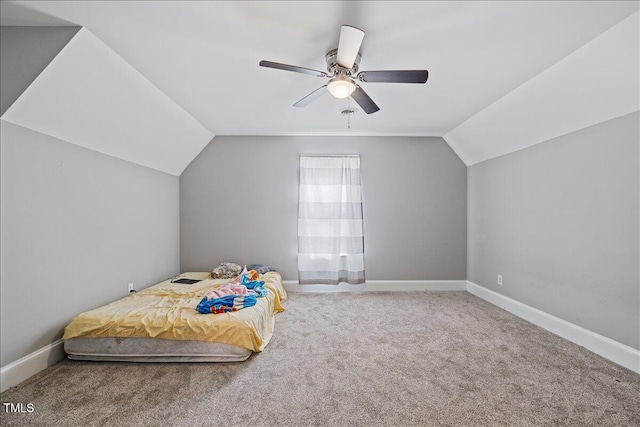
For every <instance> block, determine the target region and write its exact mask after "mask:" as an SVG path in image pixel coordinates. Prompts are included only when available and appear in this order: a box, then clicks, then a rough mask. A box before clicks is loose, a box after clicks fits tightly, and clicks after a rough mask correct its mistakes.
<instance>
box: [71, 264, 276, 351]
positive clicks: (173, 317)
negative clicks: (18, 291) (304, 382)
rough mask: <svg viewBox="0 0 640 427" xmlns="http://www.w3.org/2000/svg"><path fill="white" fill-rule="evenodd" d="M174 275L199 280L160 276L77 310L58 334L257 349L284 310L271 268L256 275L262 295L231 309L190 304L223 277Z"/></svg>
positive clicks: (267, 336)
mask: <svg viewBox="0 0 640 427" xmlns="http://www.w3.org/2000/svg"><path fill="white" fill-rule="evenodd" d="M180 277H185V278H190V279H205V280H202V281H201V282H198V283H195V284H193V285H185V284H179V283H171V280H166V281H164V282H162V283H159V284H157V285H154V286H151V287H149V288H147V289H144V290H142V291H140V292H137V293H135V294H131V295H129V296H127V297H126V298H123V299H121V300H118V301H115V302H112V303H111V304H108V305H105V306H103V307H100V308H97V309H95V310H91V311H87V312H85V313H82V314H80V315H78V316H77V317H76V318H75V319H73V321H71V323H70V324H69V325H68V326H67V327H66V328H65V330H64V336H63V337H62V339H65V340H68V339H71V338H75V337H120V338H128V337H132V338H150V337H152V338H164V339H171V340H196V341H212V342H222V343H227V344H231V345H235V346H238V347H242V348H246V349H248V350H252V351H262V349H264V347H265V346H266V345H267V344H268V343H269V340H270V339H271V336H272V335H273V330H274V326H275V314H276V313H278V312H281V311H283V310H284V308H283V307H282V305H281V302H282V301H284V300H286V298H287V293H286V291H285V289H284V287H283V286H282V278H281V277H280V274H279V273H277V272H275V271H270V272H268V273H266V274H263V275H261V276H260V278H259V279H258V280H264V282H265V289H267V290H268V292H267V295H266V296H265V297H263V298H258V302H257V304H256V305H255V306H253V307H249V308H244V309H242V310H238V311H235V312H231V313H222V314H200V313H198V312H197V311H196V306H197V305H198V303H199V302H200V300H202V298H203V297H204V295H205V294H206V293H207V292H209V291H210V290H212V289H215V288H216V287H218V286H221V285H222V284H224V283H227V282H229V281H230V280H229V279H217V280H212V279H207V278H208V277H210V276H209V273H207V272H203V273H200V272H195V273H183V274H181V275H180Z"/></svg>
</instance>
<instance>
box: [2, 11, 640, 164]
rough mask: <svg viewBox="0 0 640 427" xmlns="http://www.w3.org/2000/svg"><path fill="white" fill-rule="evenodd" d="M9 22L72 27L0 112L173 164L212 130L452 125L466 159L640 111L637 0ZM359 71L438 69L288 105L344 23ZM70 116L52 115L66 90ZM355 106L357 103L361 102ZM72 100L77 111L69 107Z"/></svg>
mask: <svg viewBox="0 0 640 427" xmlns="http://www.w3.org/2000/svg"><path fill="white" fill-rule="evenodd" d="M0 7H1V10H0V12H1V17H2V22H1V23H2V25H48V26H59V25H79V26H82V27H84V28H83V30H81V31H79V32H78V33H77V34H76V36H75V37H74V38H73V39H72V41H71V42H70V43H69V44H68V45H67V47H65V49H63V51H62V52H61V53H60V54H59V55H58V57H56V58H55V59H54V61H52V62H51V64H50V65H49V67H47V68H46V69H45V70H44V71H43V72H42V73H41V75H40V77H38V79H36V81H35V82H34V83H33V84H32V85H31V86H30V87H29V88H28V89H27V90H26V91H25V92H24V94H23V95H22V96H21V97H20V98H18V100H17V101H16V102H15V103H14V104H13V105H12V106H11V107H10V108H9V109H8V110H7V111H6V112H5V114H4V115H3V116H2V119H3V120H7V121H12V122H14V123H16V124H19V125H21V126H26V127H31V128H33V129H35V130H38V131H40V132H43V133H47V134H50V135H52V136H55V137H57V138H60V139H63V140H66V141H69V142H71V143H75V144H78V145H82V146H86V147H87V148H91V149H94V150H97V151H101V152H105V153H107V154H110V155H114V156H116V157H120V158H124V159H125V160H129V161H133V162H136V163H139V164H143V165H145V166H149V167H153V168H156V169H159V170H163V171H165V172H168V173H171V174H174V175H179V174H180V173H181V172H182V170H183V169H184V167H186V166H187V165H188V163H189V162H190V161H191V160H192V159H193V158H194V157H195V156H196V155H197V154H198V153H199V151H200V150H201V149H202V148H203V147H204V146H205V145H206V144H207V143H208V142H209V140H210V139H211V137H212V136H213V135H412V136H444V138H445V140H447V142H449V144H450V145H451V146H452V148H453V149H454V150H455V151H456V153H458V155H459V156H460V157H461V158H462V160H463V161H464V162H465V163H466V164H467V165H471V164H474V163H477V162H480V161H483V160H486V159H489V158H492V157H496V156H499V155H502V154H505V153H508V152H512V151H515V150H518V149H521V148H524V147H526V146H530V145H533V144H536V143H539V142H542V141H545V140H548V139H550V138H553V137H555V136H559V135H561V134H565V133H568V132H571V131H574V130H577V129H580V128H582V127H585V126H588V125H590V124H595V123H598V122H601V121H604V120H607V119H610V118H613V117H617V116H619V115H622V114H627V113H630V112H632V111H637V110H638V109H639V106H638V104H639V103H640V102H639V100H638V98H639V95H638V72H639V69H638V57H639V53H638V49H639V46H638V27H639V19H640V18H639V16H640V14H639V13H638V9H639V4H638V2H630V1H621V2H616V1H604V2H599V1H584V2H582V1H569V2H561V1H557V2H554V1H551V2H536V1H531V2H527V1H514V2H509V1H504V2H493V1H489V2H480V1H471V2H436V1H434V2H401V1H390V2H387V1H372V2H360V1H358V2H312V1H304V2H303V1H298V2H294V1H285V2H241V1H235V2H217V1H216V2H179V1H176V2H171V1H157V2H156V1H146V2H142V1H140V2H109V1H107V2H96V1H60V2H36V1H17V2H2V3H1V6H0ZM342 24H349V25H353V26H356V27H359V28H362V29H363V30H364V31H365V33H366V35H365V38H364V42H363V44H362V48H361V53H362V60H361V62H360V69H361V70H384V69H423V68H426V69H428V70H429V73H430V74H429V80H428V82H427V83H426V84H424V85H415V84H386V83H368V84H367V83H362V87H363V88H364V89H365V90H366V91H367V93H368V94H369V95H370V96H371V97H372V98H373V99H374V100H375V102H376V103H377V104H378V105H379V106H380V107H381V110H380V111H379V112H377V113H374V114H371V115H366V114H363V113H362V112H359V113H357V114H356V115H354V116H353V117H352V118H351V129H347V123H346V119H345V118H344V117H343V116H341V115H340V114H339V111H340V109H341V108H343V107H346V106H356V105H355V103H354V102H353V100H350V99H344V100H338V99H335V98H332V97H331V96H323V97H322V98H320V99H318V100H317V101H316V102H314V103H313V104H311V105H309V106H307V107H305V108H293V107H292V104H293V103H295V102H296V101H298V100H299V99H300V98H302V97H303V96H305V95H306V94H308V93H310V92H311V91H313V90H315V89H316V88H318V87H320V86H321V85H323V84H325V83H326V81H325V80H326V79H321V78H317V77H313V76H309V75H303V74H296V73H290V72H286V71H280V70H273V69H267V68H261V67H259V66H258V62H259V61H260V60H262V59H267V60H271V61H275V62H282V63H288V64H293V65H299V66H302V67H307V68H313V69H321V70H323V69H325V67H326V64H325V62H324V55H325V53H326V52H327V51H329V50H330V49H332V48H335V47H337V42H338V36H339V29H340V25H342ZM61 103H62V104H63V105H64V108H63V110H65V111H66V112H67V114H60V113H59V112H58V114H57V115H56V110H60V104H61ZM356 107H357V106H356ZM69 111H70V112H71V113H69Z"/></svg>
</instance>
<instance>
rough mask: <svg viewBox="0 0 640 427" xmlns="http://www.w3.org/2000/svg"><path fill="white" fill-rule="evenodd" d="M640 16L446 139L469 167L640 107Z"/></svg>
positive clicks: (519, 90)
mask: <svg viewBox="0 0 640 427" xmlns="http://www.w3.org/2000/svg"><path fill="white" fill-rule="evenodd" d="M639 17H640V13H638V12H637V13H635V14H634V15H632V16H630V17H628V18H627V19H625V20H624V21H622V22H621V23H620V24H618V25H616V26H615V27H613V28H612V29H610V30H608V31H606V32H605V33H604V34H602V35H601V36H599V37H597V38H596V39H594V40H592V41H590V42H589V43H587V44H586V45H584V46H582V47H581V48H580V49H578V50H576V51H575V52H573V53H571V54H570V55H568V56H567V57H566V58H563V59H562V60H560V61H559V62H558V63H556V64H554V65H552V66H551V67H549V68H548V69H546V70H545V71H543V72H542V73H540V74H538V75H537V76H535V77H534V78H532V79H531V80H529V81H527V82H526V83H524V84H523V85H522V86H519V87H518V88H516V89H515V90H513V91H512V92H511V93H509V94H507V95H506V96H504V97H503V98H501V99H499V100H498V101H497V102H495V103H493V104H492V105H490V106H488V107H487V108H485V109H484V110H482V111H480V112H479V113H477V114H476V115H475V116H473V117H471V118H470V119H469V120H467V121H465V122H464V123H462V124H461V125H460V126H458V127H456V128H455V129H453V130H452V131H451V132H449V133H447V134H446V135H445V136H444V138H445V140H446V141H447V142H448V143H449V145H451V147H452V148H453V149H454V151H456V153H458V156H459V157H460V158H461V159H462V160H463V161H464V162H465V163H466V164H467V165H472V164H475V163H479V162H482V161H484V160H487V159H491V158H494V157H498V156H501V155H503V154H507V153H511V152H514V151H517V150H520V149H523V148H526V147H530V146H532V145H534V144H538V143H540V142H543V141H547V140H549V139H552V138H555V137H557V136H560V135H565V134H568V133H570V132H574V131H576V130H579V129H583V128H585V127H587V126H590V125H593V124H596V123H601V122H603V121H606V120H609V119H612V118H615V117H620V116H623V115H625V114H629V113H632V112H634V111H638V109H639V108H640V87H639V81H638V80H639V79H640V67H639V56H640V54H639V52H640V33H639V31H638V30H639V27H640V26H639V25H638V22H639V21H638V20H639V19H640V18H639Z"/></svg>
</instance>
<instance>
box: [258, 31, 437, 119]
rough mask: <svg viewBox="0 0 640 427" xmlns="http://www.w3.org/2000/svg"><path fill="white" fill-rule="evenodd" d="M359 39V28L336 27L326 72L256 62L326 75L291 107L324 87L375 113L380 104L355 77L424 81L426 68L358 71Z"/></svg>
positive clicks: (318, 94)
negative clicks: (335, 40) (337, 36)
mask: <svg viewBox="0 0 640 427" xmlns="http://www.w3.org/2000/svg"><path fill="white" fill-rule="evenodd" d="M363 38H364V31H362V30H361V29H359V28H356V27H352V26H350V25H343V26H342V27H341V28H340V40H339V42H338V48H337V49H333V50H330V51H329V52H328V53H327V54H326V55H325V60H326V62H327V72H324V71H319V70H313V69H311V68H304V67H298V66H296V65H288V64H281V63H279V62H271V61H260V66H261V67H268V68H276V69H278V70H286V71H293V72H295V73H303V74H310V75H312V76H316V77H327V78H329V81H328V82H327V84H325V85H324V86H321V87H319V88H318V89H316V90H314V91H313V92H311V93H310V94H309V95H307V96H305V97H304V98H302V99H301V100H300V101H298V102H296V103H295V104H293V106H294V107H306V106H307V105H309V104H310V103H311V102H313V101H315V100H316V99H318V98H320V97H321V96H322V95H324V94H325V93H326V92H327V91H325V89H327V90H328V91H329V93H331V95H333V96H334V97H336V98H340V99H341V98H347V97H349V96H351V97H352V98H353V99H354V101H356V102H357V103H358V105H359V106H360V107H361V108H362V109H363V110H364V111H365V112H366V113H367V114H371V113H375V112H376V111H378V110H380V107H378V106H377V105H376V103H375V102H373V100H372V99H371V98H370V97H369V95H367V93H366V92H365V91H364V90H363V89H362V88H361V87H360V86H359V85H358V84H357V83H356V80H359V81H361V82H365V83H374V82H375V83H426V82H427V78H428V77H429V72H428V71H427V70H386V71H360V72H358V67H359V65H360V52H359V50H360V45H361V44H362V39H363Z"/></svg>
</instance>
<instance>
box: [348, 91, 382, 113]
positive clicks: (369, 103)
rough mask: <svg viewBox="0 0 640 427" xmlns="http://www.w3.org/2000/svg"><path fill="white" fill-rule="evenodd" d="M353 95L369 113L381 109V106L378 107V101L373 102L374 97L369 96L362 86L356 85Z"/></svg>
mask: <svg viewBox="0 0 640 427" xmlns="http://www.w3.org/2000/svg"><path fill="white" fill-rule="evenodd" d="M351 97H352V98H353V100H354V101H356V102H357V103H358V105H359V106H360V108H362V109H363V110H364V112H365V113H367V114H371V113H375V112H376V111H378V110H380V107H378V106H377V105H376V103H375V102H373V99H371V98H369V95H367V93H366V92H365V91H364V90H362V88H361V87H360V86H357V85H356V90H355V91H353V93H352V94H351Z"/></svg>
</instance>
